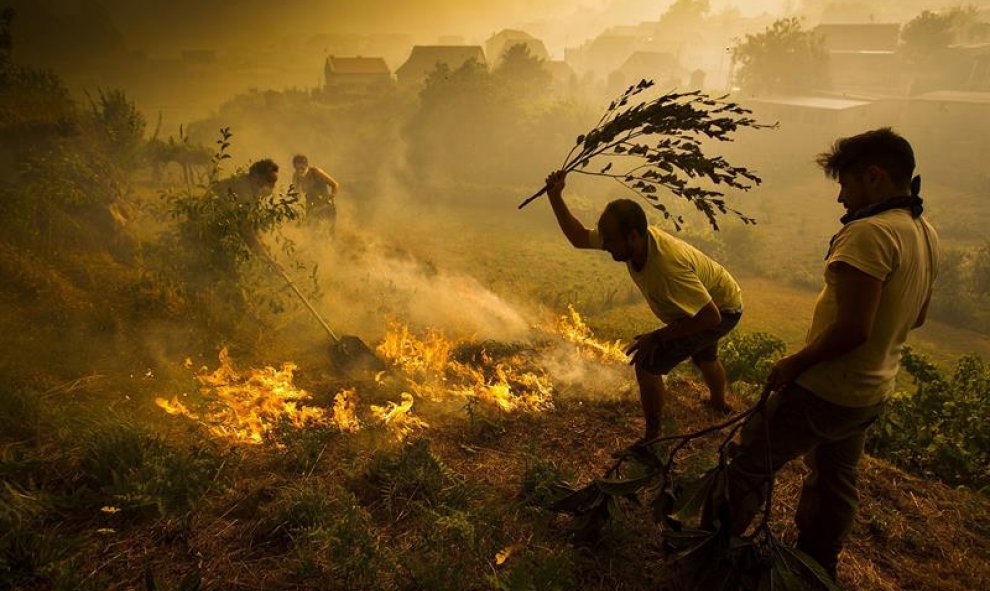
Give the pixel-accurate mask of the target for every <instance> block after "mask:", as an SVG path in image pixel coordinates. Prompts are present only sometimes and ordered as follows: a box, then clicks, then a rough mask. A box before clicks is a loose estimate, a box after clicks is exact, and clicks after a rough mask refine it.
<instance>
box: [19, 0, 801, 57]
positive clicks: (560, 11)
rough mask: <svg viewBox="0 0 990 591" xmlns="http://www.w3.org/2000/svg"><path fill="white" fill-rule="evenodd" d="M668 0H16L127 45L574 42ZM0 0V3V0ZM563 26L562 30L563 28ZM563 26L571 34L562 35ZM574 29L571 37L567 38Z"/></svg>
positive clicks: (727, 1) (722, 1)
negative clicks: (294, 38)
mask: <svg viewBox="0 0 990 591" xmlns="http://www.w3.org/2000/svg"><path fill="white" fill-rule="evenodd" d="M671 1H672V0H576V1H575V0H486V1H479V0H404V1H396V0H280V1H276V0H138V1H135V0H30V1H28V0H14V4H15V5H16V4H20V5H22V6H27V5H35V6H47V7H49V8H50V9H51V10H52V11H53V12H56V13H59V12H60V13H72V12H77V11H79V10H95V8H94V6H102V7H104V8H106V9H107V12H108V13H109V14H110V15H111V18H112V19H113V22H114V24H115V25H116V26H117V28H118V29H119V30H120V31H121V32H122V33H123V36H124V39H125V41H126V42H127V44H128V46H129V47H132V48H136V49H149V50H151V51H162V50H167V49H169V48H172V47H192V46H200V47H222V46H227V45H230V44H235V43H236V44H243V43H251V42H255V41H257V42H265V41H266V40H275V39H280V38H283V37H285V36H286V35H291V34H298V35H312V34H315V33H326V32H342V33H361V34H369V33H408V34H412V35H413V36H414V37H415V38H416V40H417V41H420V42H429V41H435V40H436V38H437V37H439V36H440V35H462V36H464V37H466V38H467V39H468V40H469V41H480V40H483V39H484V38H486V37H487V36H488V35H490V34H491V33H492V32H494V31H497V30H499V29H501V28H505V27H520V26H527V25H528V26H530V27H536V28H544V29H549V28H551V27H552V28H554V29H557V30H555V31H551V33H553V36H555V37H559V38H567V39H568V42H569V43H574V44H578V43H580V42H581V41H583V40H584V39H583V38H581V37H582V36H590V35H594V34H596V33H597V32H598V31H593V30H591V29H593V28H596V29H599V30H600V29H603V28H605V27H606V26H609V25H614V24H633V23H637V22H640V21H643V20H653V19H656V18H658V17H659V15H660V14H661V13H662V12H663V11H664V9H665V8H666V7H667V6H668V5H669V4H670V3H671ZM5 3H6V2H3V1H2V0H0V4H5ZM793 4H794V0H711V5H712V8H713V9H716V10H718V9H721V8H724V7H725V6H726V5H736V6H737V7H739V8H740V9H741V10H742V11H743V12H744V13H749V14H752V13H754V12H761V11H765V10H771V11H780V10H782V9H784V8H785V7H786V6H793ZM562 30H565V31H564V32H563V33H562ZM567 32H569V33H571V35H569V36H568V35H567V34H566V33H567ZM571 37H574V38H571Z"/></svg>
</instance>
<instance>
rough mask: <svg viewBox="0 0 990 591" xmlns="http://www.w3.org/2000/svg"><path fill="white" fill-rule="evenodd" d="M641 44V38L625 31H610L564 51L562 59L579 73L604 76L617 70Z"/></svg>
mask: <svg viewBox="0 0 990 591" xmlns="http://www.w3.org/2000/svg"><path fill="white" fill-rule="evenodd" d="M617 28H618V27H616V29H617ZM642 44H643V39H642V37H639V36H636V35H631V34H628V32H627V31H625V30H619V31H615V30H610V31H608V32H606V33H603V34H601V35H599V36H598V37H595V38H594V39H592V40H590V41H587V42H585V43H584V44H583V45H581V46H580V47H576V48H568V49H565V50H564V59H565V60H566V61H567V63H569V64H571V65H572V66H573V67H574V68H575V69H576V70H578V71H579V72H588V71H591V72H595V73H597V74H599V75H601V76H604V75H606V73H609V72H614V71H615V70H616V69H617V68H619V67H620V66H621V65H622V64H623V62H625V61H626V60H627V59H628V58H629V56H630V55H632V54H633V52H634V51H636V50H637V49H638V48H639V47H640V46H641V45H642Z"/></svg>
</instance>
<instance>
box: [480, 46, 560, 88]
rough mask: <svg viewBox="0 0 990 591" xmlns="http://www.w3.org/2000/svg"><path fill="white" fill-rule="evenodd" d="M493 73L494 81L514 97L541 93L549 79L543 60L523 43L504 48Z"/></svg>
mask: <svg viewBox="0 0 990 591" xmlns="http://www.w3.org/2000/svg"><path fill="white" fill-rule="evenodd" d="M493 74H494V78H495V82H496V83H498V84H501V85H503V87H504V88H505V90H506V91H507V92H508V94H509V96H511V97H513V98H516V99H525V98H531V97H533V96H536V95H538V94H541V93H543V92H544V91H545V89H546V86H547V84H549V83H550V80H551V76H550V72H548V71H546V69H544V68H543V60H541V59H540V58H538V57H536V56H534V55H533V54H532V53H531V52H530V51H529V47H527V46H526V44H525V43H516V44H515V45H511V46H510V47H509V48H508V49H506V50H505V52H504V53H503V54H502V61H501V62H500V64H499V66H498V67H497V68H496V69H495V71H494V73H493Z"/></svg>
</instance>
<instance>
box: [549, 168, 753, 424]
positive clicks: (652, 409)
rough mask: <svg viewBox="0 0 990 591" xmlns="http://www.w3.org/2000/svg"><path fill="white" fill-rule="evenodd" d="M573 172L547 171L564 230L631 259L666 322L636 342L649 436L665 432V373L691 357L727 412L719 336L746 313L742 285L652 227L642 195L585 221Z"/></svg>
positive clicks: (585, 244)
mask: <svg viewBox="0 0 990 591" xmlns="http://www.w3.org/2000/svg"><path fill="white" fill-rule="evenodd" d="M565 177H566V173H565V172H563V171H558V172H554V173H552V174H550V176H548V177H547V181H546V186H547V188H548V189H547V197H548V198H549V201H550V205H551V207H553V212H554V215H555V216H556V218H557V222H558V224H559V225H560V229H561V230H562V231H563V232H564V235H565V236H566V237H567V239H568V240H569V241H570V243H571V244H572V245H573V246H575V247H576V248H587V249H600V250H605V251H608V252H609V253H610V254H611V255H612V258H613V259H614V260H616V261H619V262H623V263H626V266H627V268H628V269H629V276H630V277H632V280H633V282H635V283H636V286H637V287H639V289H640V291H641V292H642V293H643V296H644V297H645V298H646V301H647V303H649V305H650V309H651V310H652V311H653V313H654V314H655V315H656V317H657V318H659V319H660V320H661V321H662V322H663V323H664V325H665V326H664V327H663V328H660V329H659V330H655V331H653V332H650V333H647V334H644V335H639V336H637V337H636V340H635V342H634V343H633V345H632V346H631V347H630V349H629V351H628V353H629V354H630V355H632V364H633V365H634V366H635V368H636V381H637V382H638V383H639V393H640V400H641V402H642V405H643V414H644V416H645V418H646V429H645V431H644V434H643V440H644V441H646V440H650V439H653V438H655V437H657V436H658V435H659V433H660V418H661V416H662V412H663V400H664V397H665V392H664V384H663V379H662V376H664V375H666V374H667V373H669V372H670V371H671V370H672V369H674V367H675V366H676V365H678V364H679V363H681V362H682V361H685V360H687V359H688V358H690V359H691V360H692V361H693V362H694V364H695V365H696V366H697V367H698V369H700V370H701V374H702V376H704V379H705V383H706V384H707V385H708V388H709V390H710V391H711V400H710V404H711V405H712V406H713V407H714V408H715V409H717V410H718V411H720V412H729V411H730V410H731V409H730V408H729V407H728V405H727V404H726V402H725V389H726V377H725V368H723V367H722V362H721V361H719V359H718V341H719V339H720V338H722V337H723V336H725V335H726V334H728V333H729V331H731V330H732V329H733V328H734V327H735V326H736V325H737V324H738V323H739V319H740V318H741V316H742V292H741V290H740V289H739V285H738V284H737V283H736V281H735V280H734V279H733V278H732V276H731V275H729V273H728V271H726V270H725V269H724V268H723V267H722V266H721V265H719V264H718V263H716V262H715V261H713V260H712V259H711V258H709V257H708V256H706V255H705V254H704V253H702V252H701V251H699V250H698V249H697V248H694V247H693V246H691V245H689V244H687V243H686V242H684V241H682V240H679V239H677V238H675V237H673V236H671V235H669V234H667V233H666V232H664V231H663V230H660V229H659V228H656V227H650V226H649V225H648V224H647V221H646V212H644V211H643V208H642V207H640V205H639V204H638V203H636V202H635V201H631V200H629V199H618V200H616V201H612V202H611V203H609V204H608V205H607V206H606V207H605V211H603V212H602V214H601V217H600V218H599V220H598V227H597V228H596V229H594V230H589V229H588V228H585V227H584V225H583V224H581V222H580V221H578V219H577V218H575V217H574V215H573V214H571V212H570V210H569V209H568V208H567V204H566V203H564V198H563V190H564V185H565Z"/></svg>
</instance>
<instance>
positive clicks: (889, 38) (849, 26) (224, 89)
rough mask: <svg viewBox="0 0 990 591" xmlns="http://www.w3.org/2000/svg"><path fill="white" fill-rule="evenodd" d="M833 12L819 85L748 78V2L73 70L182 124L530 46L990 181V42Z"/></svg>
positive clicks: (614, 87)
mask: <svg viewBox="0 0 990 591" xmlns="http://www.w3.org/2000/svg"><path fill="white" fill-rule="evenodd" d="M974 10H975V9H974ZM975 18H976V19H977V20H978V21H979V22H981V23H983V24H984V26H985V27H990V10H988V9H982V10H977V11H976V12H975ZM833 20H834V21H835V22H830V21H829V19H828V18H823V19H822V21H823V22H822V23H821V24H814V23H807V24H808V28H809V29H810V30H811V31H812V32H813V33H814V34H815V35H817V36H818V37H819V38H820V40H821V44H822V46H823V47H824V51H825V53H826V54H827V60H826V64H827V65H826V69H827V71H826V73H825V75H824V76H822V81H823V82H822V84H821V85H820V87H811V88H802V89H801V90H800V91H794V90H788V91H780V90H776V91H773V92H753V91H747V90H746V89H744V88H739V87H737V85H736V76H735V74H736V72H737V71H738V67H739V64H738V63H736V60H735V59H734V56H733V47H734V46H736V44H738V42H739V41H740V40H741V39H743V38H744V37H746V35H749V34H753V33H756V32H759V31H761V30H765V29H766V28H767V27H769V26H771V24H772V23H773V21H774V18H773V17H772V16H769V15H764V16H758V17H745V18H744V17H741V16H739V15H738V13H737V14H730V13H726V14H708V15H705V16H704V19H703V20H699V21H697V22H685V23H682V24H681V25H678V23H673V24H672V23H671V21H670V19H667V20H665V19H664V18H663V17H660V18H658V19H657V20H648V21H643V22H640V23H639V24H635V25H629V26H614V27H610V28H608V29H606V30H604V31H603V32H601V33H600V34H598V35H597V36H594V37H592V38H589V39H586V40H581V41H579V42H576V43H575V44H574V45H573V46H569V47H565V48H564V50H563V55H559V54H558V55H556V56H554V55H553V54H552V53H551V51H549V49H548V47H547V44H546V43H545V42H544V41H543V40H541V39H540V38H538V37H537V36H535V35H532V34H530V33H529V32H527V31H524V30H517V29H504V30H500V31H496V32H494V33H493V34H491V35H490V36H489V37H488V38H487V39H486V40H485V41H484V42H483V43H478V44H472V43H469V42H467V41H466V40H465V39H463V38H461V37H457V36H447V37H441V38H439V39H438V40H437V42H436V43H435V44H429V45H425V44H424V45H419V44H415V43H414V42H413V40H412V38H411V37H410V36H407V35H402V34H391V35H382V34H378V35H347V34H324V35H316V36H312V37H308V38H291V39H289V38H287V39H285V40H280V41H278V42H266V44H258V45H253V46H251V47H243V48H231V49H225V50H223V51H219V50H213V49H193V48H190V49H186V50H181V51H180V52H178V54H175V55H171V56H165V57H163V56H157V57H151V56H149V55H147V54H145V53H143V52H140V51H125V50H123V49H122V48H123V44H122V43H120V42H118V43H117V44H116V45H114V44H113V43H112V42H111V41H112V39H113V38H114V37H113V35H111V34H110V33H109V32H108V33H107V34H106V35H103V38H104V39H109V40H111V41H107V43H108V45H107V47H105V48H103V50H102V51H103V55H104V56H107V57H104V58H102V59H103V61H100V62H98V61H97V60H98V54H99V51H97V52H94V53H93V57H92V64H91V65H92V66H93V67H90V68H75V69H73V70H72V71H71V72H67V76H66V77H67V79H68V81H69V83H70V85H71V86H72V87H74V88H89V89H92V88H97V87H101V86H102V87H107V86H121V87H127V88H128V92H129V93H131V94H132V95H133V96H134V97H135V100H136V101H137V103H138V105H139V106H140V107H141V108H142V109H144V110H146V111H147V112H149V114H152V116H153V114H154V113H156V112H157V113H160V114H161V116H163V117H164V120H165V122H166V129H167V130H172V129H174V128H177V127H178V125H179V124H181V123H188V122H190V121H192V120H195V119H197V118H201V117H203V116H204V115H206V114H207V113H209V112H211V111H215V110H216V109H217V108H218V106H219V105H221V104H222V103H223V102H224V101H227V100H229V99H230V98H231V96H232V93H235V94H236V93H238V92H240V93H247V94H251V93H257V94H258V95H261V96H259V97H258V99H259V100H280V99H279V98H278V96H277V95H278V94H279V92H280V91H270V90H268V89H279V88H281V89H287V88H293V87H294V88H296V89H299V90H300V91H301V92H302V93H305V95H306V96H308V97H309V99H310V100H318V101H323V102H327V103H341V102H353V101H355V100H361V99H362V98H367V97H371V96H380V95H382V94H383V93H391V92H395V93H406V94H408V95H411V96H415V93H416V92H418V90H419V89H420V88H421V87H422V85H423V83H424V81H425V80H426V78H427V77H428V76H429V75H430V73H431V72H433V71H434V70H436V69H437V67H438V66H443V67H446V68H448V69H449V70H451V71H454V70H456V69H458V68H460V67H461V66H463V65H464V64H465V63H467V62H469V61H474V62H477V63H478V64H480V65H481V66H483V67H485V68H488V69H495V68H497V67H498V66H499V65H500V62H501V60H502V57H503V56H504V54H505V52H506V50H507V49H509V48H510V47H513V46H515V45H524V46H525V47H526V50H527V51H528V54H529V55H530V56H532V57H534V58H536V59H538V60H540V62H541V65H542V68H544V69H545V70H546V71H547V72H548V73H549V79H550V80H551V83H550V84H549V85H548V87H547V88H546V91H547V92H548V93H549V94H551V95H552V96H553V97H555V98H569V97H570V98H574V99H580V100H585V101H588V102H590V103H591V104H596V105H599V104H607V101H608V100H609V99H610V98H611V97H613V96H615V95H616V94H617V93H619V92H621V91H622V90H623V89H624V88H625V87H626V86H628V85H630V84H634V83H635V82H638V81H639V80H640V79H644V78H645V79H651V80H653V81H655V82H656V83H657V85H658V88H660V89H674V88H680V89H692V90H696V89H700V90H706V91H709V92H715V93H726V92H728V93H732V94H733V95H734V96H736V97H737V98H738V99H739V100H741V101H742V102H743V103H744V104H746V105H747V106H749V107H750V108H752V109H753V110H754V112H755V113H756V114H757V115H758V116H759V117H760V118H762V119H764V120H769V121H772V122H776V121H779V122H781V124H782V125H781V131H780V135H782V136H783V138H784V141H794V142H799V143H800V142H809V141H811V140H809V138H812V140H813V141H820V136H821V133H822V130H828V133H830V134H832V135H840V134H850V133H854V132H856V131H857V130H860V129H862V128H864V127H867V126H870V125H876V124H886V125H894V126H896V127H899V128H901V129H902V130H903V131H904V132H905V133H907V134H909V135H910V136H911V137H912V138H913V139H914V140H915V142H916V144H917V145H918V146H921V147H922V149H923V147H924V146H925V145H933V146H957V147H958V153H959V158H961V159H963V161H965V160H967V159H968V160H970V161H971V162H967V164H972V166H967V167H966V168H967V169H968V170H967V171H966V172H964V173H963V174H969V175H977V176H978V177H979V178H974V179H972V180H973V181H977V182H984V181H985V180H990V179H987V178H986V176H987V173H984V172H980V171H981V170H983V169H984V168H985V167H984V166H982V162H981V160H980V158H981V157H982V155H983V154H986V153H988V152H990V138H984V137H978V136H976V135H975V134H972V133H967V131H968V129H969V127H970V122H971V121H973V120H974V119H975V120H982V121H985V120H988V119H990V41H987V40H986V39H984V40H981V41H976V42H964V43H954V44H951V45H950V46H948V47H947V48H945V49H944V50H943V51H940V52H939V55H938V59H937V63H932V64H928V65H927V66H926V65H924V64H919V63H917V61H912V60H910V59H909V58H908V57H907V56H906V55H905V52H904V51H903V48H904V39H903V32H904V26H905V24H906V23H904V22H873V21H872V20H871V18H870V17H865V18H864V17H863V16H860V17H859V19H858V20H857V18H850V17H849V16H848V15H846V16H841V17H840V18H835V19H833ZM988 38H990V37H988ZM109 56H112V59H111V58H110V57H109ZM97 66H98V67H97ZM63 71H66V70H63ZM266 96H267V97H268V98H267V99H266V98H265V97H266ZM777 141H778V142H779V141H780V139H779V136H778V140H777ZM802 147H803V146H802ZM809 149H810V148H809ZM950 150H951V148H950ZM957 163H958V162H957Z"/></svg>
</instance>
